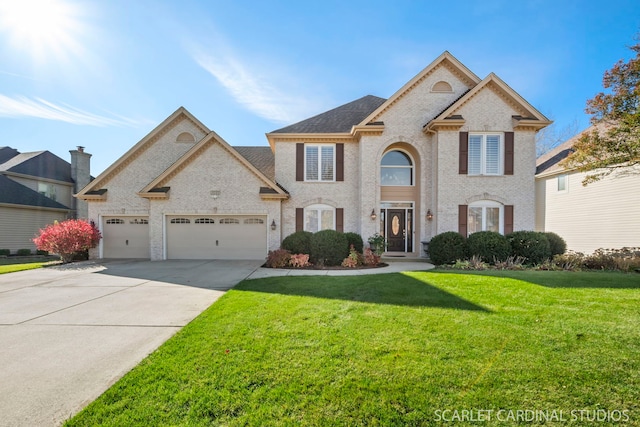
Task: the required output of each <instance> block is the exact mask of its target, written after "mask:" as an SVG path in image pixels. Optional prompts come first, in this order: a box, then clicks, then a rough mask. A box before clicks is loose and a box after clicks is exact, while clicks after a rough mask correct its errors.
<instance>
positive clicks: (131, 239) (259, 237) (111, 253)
mask: <svg viewBox="0 0 640 427" xmlns="http://www.w3.org/2000/svg"><path fill="white" fill-rule="evenodd" d="M165 221H166V223H165V232H166V239H165V245H166V255H167V259H264V257H265V256H266V254H267V218H266V217H265V216H246V215H170V216H166V217H165ZM102 230H103V242H102V245H103V257H104V258H149V247H150V242H149V221H148V218H147V217H124V216H123V217H104V218H103V228H102Z"/></svg>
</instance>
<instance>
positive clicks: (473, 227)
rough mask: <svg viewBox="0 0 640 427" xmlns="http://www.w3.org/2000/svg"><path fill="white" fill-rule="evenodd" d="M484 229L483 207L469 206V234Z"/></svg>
mask: <svg viewBox="0 0 640 427" xmlns="http://www.w3.org/2000/svg"><path fill="white" fill-rule="evenodd" d="M477 231H482V208H479V207H478V208H473V207H470V208H469V220H468V221H467V232H468V233H469V234H471V233H475V232H477Z"/></svg>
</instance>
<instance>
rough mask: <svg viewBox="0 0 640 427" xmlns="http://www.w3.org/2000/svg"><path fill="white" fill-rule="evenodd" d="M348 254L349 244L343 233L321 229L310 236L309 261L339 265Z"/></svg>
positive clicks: (318, 263)
mask: <svg viewBox="0 0 640 427" xmlns="http://www.w3.org/2000/svg"><path fill="white" fill-rule="evenodd" d="M348 255H349V244H348V243H347V238H346V237H345V235H344V234H343V233H340V232H339V231H335V230H321V231H318V232H317V233H314V234H313V236H311V262H313V263H314V264H317V265H340V264H341V263H342V260H343V259H345V258H346V257H347V256H348Z"/></svg>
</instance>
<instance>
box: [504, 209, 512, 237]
mask: <svg viewBox="0 0 640 427" xmlns="http://www.w3.org/2000/svg"><path fill="white" fill-rule="evenodd" d="M509 233H513V205H505V206H504V234H505V235H507V234H509Z"/></svg>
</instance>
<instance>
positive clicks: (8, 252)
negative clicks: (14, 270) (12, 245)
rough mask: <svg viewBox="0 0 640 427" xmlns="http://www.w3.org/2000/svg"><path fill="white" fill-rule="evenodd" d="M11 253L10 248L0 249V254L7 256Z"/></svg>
mask: <svg viewBox="0 0 640 427" xmlns="http://www.w3.org/2000/svg"><path fill="white" fill-rule="evenodd" d="M9 255H11V249H0V256H9Z"/></svg>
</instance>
